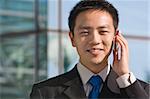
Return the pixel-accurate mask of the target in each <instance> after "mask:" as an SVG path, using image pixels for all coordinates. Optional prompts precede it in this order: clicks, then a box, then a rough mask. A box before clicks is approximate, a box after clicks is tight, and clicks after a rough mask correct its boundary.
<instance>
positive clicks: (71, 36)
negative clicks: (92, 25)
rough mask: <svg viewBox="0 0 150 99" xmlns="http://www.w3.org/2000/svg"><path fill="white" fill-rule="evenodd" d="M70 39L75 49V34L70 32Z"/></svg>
mask: <svg viewBox="0 0 150 99" xmlns="http://www.w3.org/2000/svg"><path fill="white" fill-rule="evenodd" d="M69 37H70V40H71V43H72V46H73V47H75V41H74V36H73V33H72V32H69Z"/></svg>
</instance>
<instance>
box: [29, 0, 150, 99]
mask: <svg viewBox="0 0 150 99" xmlns="http://www.w3.org/2000/svg"><path fill="white" fill-rule="evenodd" d="M118 22H119V18H118V12H117V10H116V8H114V6H113V5H112V4H110V3H109V2H107V1H105V0H83V1H80V2H79V3H78V4H77V5H76V6H75V7H74V8H73V9H72V11H71V12H70V16H69V28H70V32H69V37H70V39H71V42H72V45H73V47H76V49H77V52H78V54H79V56H80V60H79V63H77V65H76V66H75V67H74V68H73V69H72V70H71V71H69V72H67V73H65V74H62V75H59V76H57V77H54V78H51V79H48V80H46V81H43V82H40V83H37V84H34V86H33V89H32V92H31V95H30V98H31V99H51V98H54V99H59V98H60V99H63V98H64V99H79V98H89V99H97V98H100V99H107V98H113V99H117V98H119V99H120V98H127V99H128V98H129V99H133V98H135V99H148V98H149V88H150V87H149V84H147V83H145V82H143V81H141V80H138V79H136V78H135V76H134V75H133V73H132V72H131V71H130V70H129V66H128V57H129V52H128V44H127V41H126V40H125V38H124V37H123V36H122V35H121V34H120V33H119V32H118V30H117V29H118ZM113 46H114V47H113ZM117 46H118V47H117ZM119 49H121V53H120V54H119V52H118V50H119ZM112 50H113V56H114V60H113V65H112V66H111V65H110V64H109V62H108V57H109V55H110V53H111V51H112Z"/></svg>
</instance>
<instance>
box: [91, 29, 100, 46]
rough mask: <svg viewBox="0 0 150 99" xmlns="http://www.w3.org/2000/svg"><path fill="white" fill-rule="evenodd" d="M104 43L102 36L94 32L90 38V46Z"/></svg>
mask: <svg viewBox="0 0 150 99" xmlns="http://www.w3.org/2000/svg"><path fill="white" fill-rule="evenodd" d="M101 42H102V39H101V36H100V34H99V33H98V32H97V31H94V32H93V33H92V34H91V38H90V44H91V45H98V44H100V43H101Z"/></svg>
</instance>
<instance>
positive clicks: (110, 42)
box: [104, 38, 113, 50]
mask: <svg viewBox="0 0 150 99" xmlns="http://www.w3.org/2000/svg"><path fill="white" fill-rule="evenodd" d="M112 42H113V38H107V39H105V41H104V45H105V47H106V48H107V49H108V50H110V48H111V46H112Z"/></svg>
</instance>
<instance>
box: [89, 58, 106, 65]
mask: <svg viewBox="0 0 150 99" xmlns="http://www.w3.org/2000/svg"><path fill="white" fill-rule="evenodd" d="M91 62H92V63H93V64H101V63H102V62H103V59H92V60H91Z"/></svg>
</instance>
